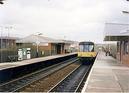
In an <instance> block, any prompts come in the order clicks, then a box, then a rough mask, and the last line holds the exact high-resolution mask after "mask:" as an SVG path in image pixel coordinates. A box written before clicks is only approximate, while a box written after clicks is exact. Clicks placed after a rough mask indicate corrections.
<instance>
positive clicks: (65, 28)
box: [0, 0, 129, 42]
mask: <svg viewBox="0 0 129 93" xmlns="http://www.w3.org/2000/svg"><path fill="white" fill-rule="evenodd" d="M128 7H129V4H127V2H126V0H125V1H122V0H8V1H6V3H5V5H4V6H2V7H1V8H0V11H1V14H2V15H0V20H1V21H0V24H9V25H13V28H14V29H13V31H12V34H21V35H25V36H27V35H29V34H33V33H36V32H42V33H43V34H44V35H46V36H49V37H53V38H63V37H64V36H66V39H71V40H78V41H81V40H83V41H84V40H88V39H89V40H91V41H96V42H102V40H103V28H104V23H105V22H119V23H121V22H122V23H127V22H128V20H127V16H126V15H124V14H122V12H121V11H122V10H128ZM10 33H11V32H10ZM25 33H26V34H25ZM98 33H99V35H97V34H98Z"/></svg>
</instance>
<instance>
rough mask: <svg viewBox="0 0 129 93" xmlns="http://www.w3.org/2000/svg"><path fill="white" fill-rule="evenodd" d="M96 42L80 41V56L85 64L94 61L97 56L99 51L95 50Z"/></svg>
mask: <svg viewBox="0 0 129 93" xmlns="http://www.w3.org/2000/svg"><path fill="white" fill-rule="evenodd" d="M94 46H95V45H94V43H93V42H80V43H79V51H78V58H79V59H80V60H81V62H83V63H84V64H85V63H86V64H87V63H89V62H93V61H94V60H95V58H96V55H97V53H96V52H95V51H94Z"/></svg>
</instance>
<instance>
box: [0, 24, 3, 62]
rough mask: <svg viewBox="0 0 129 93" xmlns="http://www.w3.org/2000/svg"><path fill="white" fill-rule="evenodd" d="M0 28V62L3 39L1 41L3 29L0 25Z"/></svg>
mask: <svg viewBox="0 0 129 93" xmlns="http://www.w3.org/2000/svg"><path fill="white" fill-rule="evenodd" d="M0 28H1V39H0V45H1V46H0V50H1V51H0V59H1V60H0V62H2V42H3V41H2V32H3V31H2V30H3V27H2V26H0Z"/></svg>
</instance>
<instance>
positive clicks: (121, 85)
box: [82, 52, 129, 93]
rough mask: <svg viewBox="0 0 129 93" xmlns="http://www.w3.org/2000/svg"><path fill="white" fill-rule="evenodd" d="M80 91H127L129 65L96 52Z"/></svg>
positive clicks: (122, 92)
mask: <svg viewBox="0 0 129 93" xmlns="http://www.w3.org/2000/svg"><path fill="white" fill-rule="evenodd" d="M82 92H106V93H114V92H121V93H124V92H126V93H129V67H127V66H125V65H123V64H121V63H120V62H119V61H117V60H116V59H114V58H113V57H111V56H105V54H104V52H100V53H98V56H97V58H96V60H95V63H94V65H93V67H92V69H91V71H90V74H89V76H88V79H87V81H86V83H85V86H84V88H83V90H82Z"/></svg>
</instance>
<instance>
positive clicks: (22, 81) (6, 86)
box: [0, 58, 78, 92]
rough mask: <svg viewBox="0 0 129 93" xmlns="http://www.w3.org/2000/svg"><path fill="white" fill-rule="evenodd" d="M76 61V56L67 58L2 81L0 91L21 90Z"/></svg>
mask: <svg viewBox="0 0 129 93" xmlns="http://www.w3.org/2000/svg"><path fill="white" fill-rule="evenodd" d="M77 61H78V59H77V58H73V59H70V60H67V61H65V62H60V63H58V64H56V65H52V66H50V67H47V68H44V69H41V70H39V71H36V72H34V73H31V74H28V75H25V76H23V77H21V78H18V79H15V80H12V81H10V82H7V83H3V84H1V85H0V91H1V92H16V91H19V90H22V89H24V88H25V87H26V86H29V85H31V84H32V83H34V82H36V81H39V80H41V79H43V78H45V77H47V76H49V75H51V74H52V73H55V72H56V71H58V70H60V69H62V68H64V67H66V66H68V65H70V64H72V63H75V62H77Z"/></svg>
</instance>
